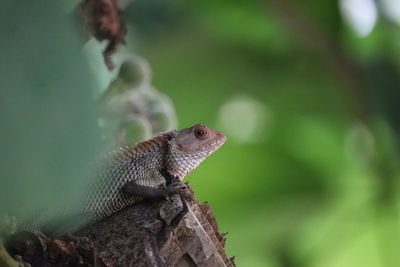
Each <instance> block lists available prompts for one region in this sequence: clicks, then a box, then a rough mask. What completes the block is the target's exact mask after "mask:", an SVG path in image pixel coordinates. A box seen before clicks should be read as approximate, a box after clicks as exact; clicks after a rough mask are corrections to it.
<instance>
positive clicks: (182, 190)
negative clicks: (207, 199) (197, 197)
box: [167, 183, 194, 200]
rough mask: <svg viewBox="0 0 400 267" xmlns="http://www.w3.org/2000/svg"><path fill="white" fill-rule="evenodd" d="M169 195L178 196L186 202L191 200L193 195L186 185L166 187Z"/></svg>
mask: <svg viewBox="0 0 400 267" xmlns="http://www.w3.org/2000/svg"><path fill="white" fill-rule="evenodd" d="M167 191H168V193H169V194H179V195H181V196H182V197H184V198H185V199H186V200H193V199H194V198H193V195H192V193H191V192H190V190H189V188H188V186H187V185H186V184H181V183H179V184H171V185H169V186H168V187H167Z"/></svg>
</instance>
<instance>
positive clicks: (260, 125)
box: [219, 96, 272, 143]
mask: <svg viewBox="0 0 400 267" xmlns="http://www.w3.org/2000/svg"><path fill="white" fill-rule="evenodd" d="M271 123H272V114H271V112H270V111H269V109H268V108H267V107H266V106H265V104H263V103H261V102H259V101H257V100H255V99H253V98H250V97H244V96H235V97H232V98H231V99H229V100H228V101H226V102H225V104H223V105H222V107H221V109H220V113H219V125H220V128H221V129H222V130H223V131H224V132H225V133H226V134H227V135H228V136H229V137H230V138H232V140H233V141H236V142H240V143H257V142H259V141H261V140H264V139H265V137H266V136H267V134H268V132H269V131H268V130H269V129H270V128H271Z"/></svg>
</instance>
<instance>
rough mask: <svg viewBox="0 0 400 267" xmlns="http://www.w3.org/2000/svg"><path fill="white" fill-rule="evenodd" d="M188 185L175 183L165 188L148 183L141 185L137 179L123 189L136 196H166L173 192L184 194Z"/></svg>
mask: <svg viewBox="0 0 400 267" xmlns="http://www.w3.org/2000/svg"><path fill="white" fill-rule="evenodd" d="M186 188H187V187H186V185H184V184H181V183H179V184H177V183H173V184H170V185H168V186H167V187H165V188H156V187H150V186H146V185H140V184H138V183H136V182H135V181H130V182H127V183H126V184H125V185H124V186H123V188H122V189H123V191H124V192H126V193H128V194H130V195H134V196H140V197H144V198H164V197H167V196H169V195H171V194H182V193H183V191H184V190H186Z"/></svg>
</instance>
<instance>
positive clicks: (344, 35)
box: [126, 0, 400, 267]
mask: <svg viewBox="0 0 400 267" xmlns="http://www.w3.org/2000/svg"><path fill="white" fill-rule="evenodd" d="M279 2H280V1H272V0H271V1H256V0H253V1H178V0H176V1H172V2H171V3H169V2H168V3H166V2H164V1H159V0H147V1H143V0H142V1H137V2H135V3H133V4H132V5H131V6H130V7H129V9H128V10H127V13H126V19H127V20H128V22H129V27H130V30H131V32H133V34H132V35H131V38H132V39H131V42H130V43H131V44H134V45H133V46H131V49H133V50H134V51H136V52H139V53H140V54H142V55H143V56H144V57H146V58H147V59H148V60H149V61H150V63H151V65H152V67H153V72H154V83H155V85H156V86H158V87H160V88H163V92H165V93H166V94H167V95H169V96H170V97H171V98H172V100H173V102H174V105H175V108H176V111H177V115H178V118H179V122H180V127H186V126H189V125H192V124H194V123H198V122H203V123H205V124H207V125H209V126H212V127H214V128H216V129H219V130H221V131H223V132H224V133H225V134H227V135H228V137H229V140H228V142H227V143H226V144H225V145H224V146H223V147H222V148H221V149H220V150H219V151H217V152H216V153H215V154H214V155H212V156H211V157H210V158H209V159H207V160H206V161H205V162H204V163H203V164H202V165H201V166H200V167H199V168H198V169H197V170H196V171H194V172H193V173H192V174H191V175H190V176H189V177H188V181H190V183H191V185H192V187H193V188H194V190H195V192H196V195H197V196H198V197H199V198H200V199H202V200H207V201H209V202H210V204H211V206H212V208H213V209H214V211H215V213H216V216H217V218H218V220H219V223H220V227H221V230H222V231H229V232H230V234H229V235H228V241H227V250H228V253H229V254H230V255H235V256H236V262H237V263H238V266H274V267H275V266H282V267H287V266H296V267H297V266H307V267H308V266H323V267H330V266H340V267H353V266H366V267H378V266H398V263H399V262H400V257H399V256H398V253H397V252H396V242H397V240H398V239H399V238H400V232H399V229H400V228H399V227H400V220H399V219H400V218H399V204H400V202H399V197H398V195H399V194H398V193H399V183H398V180H399V176H400V172H399V164H398V162H399V155H398V136H399V133H400V131H399V127H398V125H399V123H398V118H399V116H398V114H399V112H400V110H399V108H398V107H399V105H398V103H397V102H398V100H399V99H400V91H399V90H398V89H399V86H398V84H399V83H398V80H399V71H398V67H399V63H400V58H399V52H398V51H399V49H398V48H399V44H400V43H399V40H400V39H399V30H400V28H399V26H398V25H396V24H394V23H393V22H390V21H389V20H388V19H387V18H386V17H384V16H383V15H382V14H381V15H382V16H381V17H380V18H379V20H378V21H377V24H376V25H375V27H374V29H373V31H372V33H370V34H369V35H368V36H366V37H364V38H360V37H357V36H356V35H355V33H354V31H353V30H352V29H351V27H350V26H349V25H347V24H345V23H344V22H343V18H342V16H341V14H340V12H339V7H338V2H337V1H328V2H323V1H322V2H321V1H313V0H308V1H303V2H296V1H282V2H283V4H282V5H280V4H279ZM282 2H281V3H282ZM285 5H286V6H287V5H288V6H290V7H291V10H292V11H293V10H294V13H290V12H289V13H288V12H287V9H285V8H282V6H285ZM154 10H157V12H158V13H157V14H158V15H157V16H155V13H154ZM378 11H379V10H378ZM160 13H162V15H159V14H160ZM298 14H300V17H302V18H305V19H304V20H306V21H307V23H308V24H309V25H311V26H310V27H312V28H313V29H318V30H319V31H320V32H322V33H323V35H324V38H326V40H328V42H325V43H320V42H319V41H320V40H321V38H320V37H319V36H314V35H306V33H303V34H301V32H300V34H299V32H296V30H293V27H292V26H293V25H291V23H292V24H293V21H292V20H291V19H293V17H294V16H297V15H298ZM144 17H145V18H146V19H143V18H144ZM304 20H302V21H303V22H304ZM288 21H289V23H288ZM307 23H306V24H307ZM155 25H162V27H161V28H160V27H158V26H155ZM296 26H298V25H295V27H294V28H295V29H296ZM301 26H302V27H303V26H304V25H301ZM327 44H328V46H330V47H324V46H326V45H327ZM330 44H332V46H331V45H330ZM321 47H322V48H321ZM332 47H333V48H332ZM337 47H338V48H339V49H341V51H343V52H344V54H346V56H347V57H348V59H349V60H351V61H352V63H353V65H354V66H355V68H356V70H357V72H358V73H357V74H354V75H352V74H351V73H350V75H349V77H354V80H356V82H358V83H359V84H361V88H362V91H361V93H360V94H359V96H361V97H357V93H355V97H353V98H352V99H351V100H349V96H351V93H349V91H351V90H352V89H353V88H350V87H351V86H349V85H348V84H346V82H343V79H342V77H340V70H338V68H343V69H346V68H345V66H340V65H339V67H338V68H336V69H335V68H334V67H333V68H332V67H331V65H332V64H331V61H334V60H335V57H331V56H325V55H324V54H326V53H328V52H327V51H329V49H336V48H337ZM338 73H339V75H338ZM358 74H360V75H359V76H358ZM347 79H348V78H347ZM357 79H358V80H357ZM365 96H366V97H365ZM364 98H365V99H364ZM241 99H242V103H240V100H241ZM249 102H250V103H251V102H254V103H257V104H256V106H257V107H256V106H255V107H253V108H251V107H250V108H246V109H244V107H248V103H249ZM233 103H234V104H233ZM238 103H239V104H238ZM260 104H261V105H262V106H263V107H264V108H261V109H260V108H258V106H259V105H260ZM357 106H364V107H366V110H367V113H365V114H363V116H361V117H358V116H357V115H355V114H354V113H353V112H352V110H353V109H354V107H357ZM227 107H229V108H227ZM240 107H242V109H241V108H240ZM235 108H236V110H235ZM229 113H231V114H230V117H229ZM242 114H246V116H248V118H247V119H246V118H245V117H243V116H242ZM260 118H262V119H260ZM251 121H255V122H256V123H257V127H256V128H254V129H255V130H254V132H256V131H258V130H260V131H262V133H263V134H261V135H260V134H257V135H256V134H254V138H253V136H252V135H251V134H248V133H246V134H247V135H243V134H242V133H241V132H240V129H241V128H243V127H253V124H252V123H251ZM229 123H230V124H232V123H233V124H238V126H235V125H229ZM242 132H243V131H242ZM240 136H247V137H248V139H247V140H246V139H243V138H238V137H240Z"/></svg>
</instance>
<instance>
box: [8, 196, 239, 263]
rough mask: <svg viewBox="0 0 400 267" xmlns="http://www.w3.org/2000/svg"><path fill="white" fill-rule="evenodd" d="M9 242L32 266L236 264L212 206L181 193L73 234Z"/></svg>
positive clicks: (26, 237)
mask: <svg viewBox="0 0 400 267" xmlns="http://www.w3.org/2000/svg"><path fill="white" fill-rule="evenodd" d="M10 239H11V240H9V242H8V245H7V246H8V247H9V248H10V247H11V248H13V249H12V254H13V255H14V256H15V255H17V254H18V255H21V256H22V259H23V260H24V261H27V262H29V263H31V264H32V265H33V266H44V267H47V266H48V267H50V266H64V265H67V264H69V265H71V264H72V265H73V266H157V267H158V266H200V267H201V266H204V267H206V266H216V267H217V266H235V265H234V262H233V259H230V258H228V257H227V255H226V253H225V250H224V245H225V238H224V234H220V233H219V232H218V226H217V222H216V219H215V217H214V215H213V213H212V211H211V209H210V207H209V205H208V204H207V203H205V204H200V203H199V202H198V201H197V200H194V199H193V200H182V199H181V197H180V196H179V195H173V196H172V197H171V199H170V200H169V201H168V200H161V201H143V202H141V203H138V204H136V205H133V206H131V207H128V208H126V209H124V210H122V211H121V212H119V213H117V214H114V215H113V216H111V217H108V218H106V219H105V220H103V221H101V222H99V223H96V224H94V225H91V226H89V227H87V228H86V229H83V230H80V231H78V232H77V233H75V234H74V235H73V236H63V237H58V238H55V239H54V238H49V237H46V236H43V235H39V234H33V233H29V232H25V233H22V234H21V233H20V234H19V236H18V235H17V236H15V235H14V237H12V238H10ZM21 244H22V245H21ZM26 244H28V245H26Z"/></svg>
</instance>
